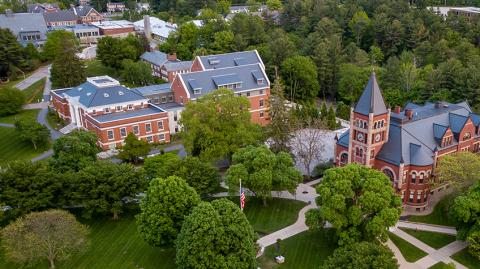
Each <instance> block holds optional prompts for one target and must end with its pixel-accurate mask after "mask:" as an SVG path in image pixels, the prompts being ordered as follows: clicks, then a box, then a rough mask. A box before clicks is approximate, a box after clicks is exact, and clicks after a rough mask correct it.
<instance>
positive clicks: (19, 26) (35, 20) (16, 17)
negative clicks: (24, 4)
mask: <svg viewBox="0 0 480 269" xmlns="http://www.w3.org/2000/svg"><path fill="white" fill-rule="evenodd" d="M0 28H8V29H10V31H12V33H13V34H14V35H15V36H17V38H19V34H20V33H26V32H40V39H41V40H46V38H47V36H46V33H47V25H46V24H45V20H44V18H43V14H41V13H13V14H7V15H6V14H0Z"/></svg>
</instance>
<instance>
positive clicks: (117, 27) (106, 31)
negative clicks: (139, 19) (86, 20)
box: [91, 20, 134, 37]
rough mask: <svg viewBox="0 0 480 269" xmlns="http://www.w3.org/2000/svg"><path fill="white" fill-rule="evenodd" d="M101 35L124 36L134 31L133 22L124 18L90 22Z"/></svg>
mask: <svg viewBox="0 0 480 269" xmlns="http://www.w3.org/2000/svg"><path fill="white" fill-rule="evenodd" d="M91 25H93V26H95V27H97V28H98V29H99V30H100V35H102V36H113V37H126V36H128V35H129V34H130V33H133V32H134V27H133V23H131V22H129V21H126V20H119V21H103V22H92V23H91Z"/></svg>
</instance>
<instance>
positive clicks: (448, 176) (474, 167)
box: [436, 151, 480, 189]
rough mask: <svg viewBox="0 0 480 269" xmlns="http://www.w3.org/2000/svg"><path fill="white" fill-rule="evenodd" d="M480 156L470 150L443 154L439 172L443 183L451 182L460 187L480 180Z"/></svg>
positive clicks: (438, 168) (439, 162)
mask: <svg viewBox="0 0 480 269" xmlns="http://www.w3.org/2000/svg"><path fill="white" fill-rule="evenodd" d="M478 171H480V156H478V154H475V153H472V152H469V151H460V152H457V153H455V154H448V155H445V156H442V157H441V158H440V159H439V161H438V166H437V171H436V172H437V173H438V178H439V179H440V182H441V183H447V182H448V183H450V184H452V185H453V186H456V187H458V188H460V189H463V188H465V187H468V186H470V185H472V184H473V183H475V182H478V181H480V175H479V173H478Z"/></svg>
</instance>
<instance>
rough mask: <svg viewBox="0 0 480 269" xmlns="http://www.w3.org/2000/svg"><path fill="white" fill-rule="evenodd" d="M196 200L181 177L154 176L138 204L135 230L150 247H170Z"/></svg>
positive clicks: (195, 194)
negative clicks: (138, 209)
mask: <svg viewBox="0 0 480 269" xmlns="http://www.w3.org/2000/svg"><path fill="white" fill-rule="evenodd" d="M199 203H200V197H199V196H198V194H197V193H196V192H195V190H194V189H193V188H192V187H190V186H188V184H187V183H186V182H185V180H183V179H182V178H179V177H175V176H171V177H168V178H166V179H162V178H156V179H154V180H152V181H151V182H150V186H149V187H148V190H147V195H146V197H145V198H143V199H142V201H141V203H140V209H141V212H140V214H139V215H137V225H138V230H139V231H140V234H141V235H142V236H143V239H144V240H145V241H146V242H147V243H148V244H150V245H152V246H171V245H172V244H173V242H174V241H175V239H176V238H177V235H178V233H179V232H180V228H181V227H182V224H183V221H184V219H185V217H186V216H187V215H188V214H189V213H190V212H191V210H192V208H193V207H195V206H196V205H197V204H199ZM204 247H207V246H205V245H204Z"/></svg>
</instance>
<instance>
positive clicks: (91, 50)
mask: <svg viewBox="0 0 480 269" xmlns="http://www.w3.org/2000/svg"><path fill="white" fill-rule="evenodd" d="M77 56H78V57H79V58H80V59H82V60H91V59H95V58H96V57H97V45H92V46H90V47H86V48H85V49H83V51H82V52H81V53H78V54H77Z"/></svg>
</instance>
